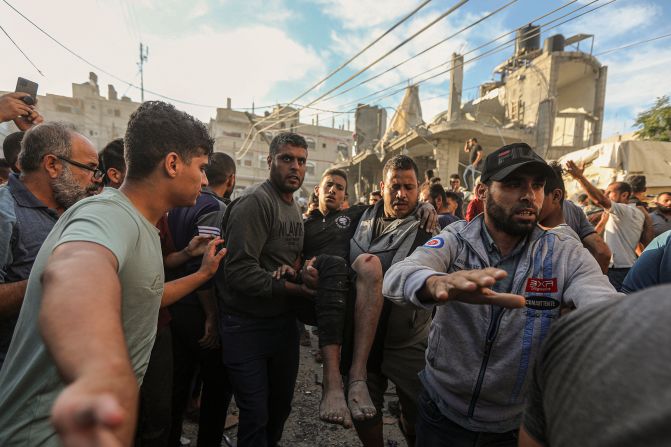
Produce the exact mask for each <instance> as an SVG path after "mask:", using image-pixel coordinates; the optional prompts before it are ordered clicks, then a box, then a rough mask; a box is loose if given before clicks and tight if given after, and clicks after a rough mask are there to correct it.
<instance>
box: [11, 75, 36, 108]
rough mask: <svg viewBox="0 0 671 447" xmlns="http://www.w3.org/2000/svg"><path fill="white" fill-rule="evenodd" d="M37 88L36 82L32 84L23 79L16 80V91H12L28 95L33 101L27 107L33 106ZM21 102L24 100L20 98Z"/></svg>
mask: <svg viewBox="0 0 671 447" xmlns="http://www.w3.org/2000/svg"><path fill="white" fill-rule="evenodd" d="M37 87H38V86H37V82H33V81H30V80H28V79H25V78H18V79H17V80H16V90H14V91H15V92H23V93H28V95H30V97H31V99H32V100H33V103H32V104H28V105H33V104H35V103H36V102H37ZM22 100H23V102H26V101H25V99H23V98H22ZM26 104H27V103H26Z"/></svg>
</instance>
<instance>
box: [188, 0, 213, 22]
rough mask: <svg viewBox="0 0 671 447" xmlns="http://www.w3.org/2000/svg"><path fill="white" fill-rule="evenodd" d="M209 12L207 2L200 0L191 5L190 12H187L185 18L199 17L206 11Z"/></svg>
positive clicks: (205, 13)
mask: <svg viewBox="0 0 671 447" xmlns="http://www.w3.org/2000/svg"><path fill="white" fill-rule="evenodd" d="M209 12H210V6H209V5H208V4H207V2H206V1H204V0H201V1H199V2H196V3H195V4H194V5H193V9H191V12H189V14H188V16H187V20H194V19H199V18H201V17H204V16H205V15H207V13H209Z"/></svg>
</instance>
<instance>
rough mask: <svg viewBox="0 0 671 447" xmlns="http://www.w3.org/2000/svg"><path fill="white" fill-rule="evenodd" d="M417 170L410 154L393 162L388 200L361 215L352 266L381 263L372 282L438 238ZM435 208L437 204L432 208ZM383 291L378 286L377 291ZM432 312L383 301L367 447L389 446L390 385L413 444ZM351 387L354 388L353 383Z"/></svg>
mask: <svg viewBox="0 0 671 447" xmlns="http://www.w3.org/2000/svg"><path fill="white" fill-rule="evenodd" d="M417 177H418V175H417V165H416V164H415V162H414V161H413V159H412V158H410V157H408V156H406V155H397V156H395V157H392V158H391V159H389V160H388V161H387V162H386V163H385V165H384V167H383V169H382V181H381V182H380V189H381V190H382V197H383V200H382V201H380V202H378V203H377V204H375V206H374V207H372V208H369V209H368V210H366V212H365V213H364V214H363V216H361V219H360V221H359V224H358V226H357V229H356V232H355V233H354V236H353V237H352V240H351V242H350V254H349V256H350V261H351V262H353V263H355V262H360V261H361V260H364V261H366V262H370V260H371V259H372V258H376V259H375V263H376V264H379V265H380V267H378V271H377V272H373V274H371V275H370V276H371V277H369V278H368V279H367V281H370V282H371V283H373V281H376V280H377V281H380V280H381V279H382V274H383V272H385V271H387V270H388V269H389V267H390V266H391V265H392V264H394V263H396V262H398V261H399V260H401V259H404V258H405V257H406V256H408V255H409V254H410V253H412V252H413V250H415V248H417V247H418V246H421V245H422V244H424V243H425V242H426V241H427V240H429V239H430V238H431V236H432V235H433V227H432V228H431V230H430V231H425V229H424V228H423V227H422V225H421V224H420V219H419V216H418V212H419V210H420V208H421V207H420V206H418V199H419V181H418V178H417ZM427 205H428V206H429V207H431V208H433V206H432V205H430V204H427ZM378 287H379V286H378ZM430 321H431V312H430V311H424V310H419V311H418V310H416V309H413V308H411V307H410V306H404V307H403V306H396V305H393V304H392V303H391V302H390V301H388V300H384V302H383V304H382V311H381V312H380V318H379V323H378V327H377V331H376V334H375V339H374V341H373V345H372V348H371V353H370V356H369V359H368V365H367V367H368V380H367V385H368V391H369V394H370V397H371V400H372V402H373V404H374V405H375V408H376V410H377V414H376V415H375V417H373V418H370V419H368V420H365V421H355V427H356V429H357V434H358V435H359V439H360V440H361V442H362V443H363V445H364V446H366V447H381V446H382V445H383V444H384V439H383V423H382V405H383V404H384V393H385V391H386V389H387V385H388V384H389V382H390V381H391V382H393V383H394V384H395V386H396V392H397V394H398V397H399V403H400V407H401V417H400V419H399V426H400V428H401V430H402V431H403V434H404V436H405V437H406V440H407V442H408V445H410V446H413V445H414V437H415V420H416V417H417V400H416V396H417V393H418V392H419V390H420V388H421V385H420V383H419V379H418V377H417V374H418V373H419V371H421V370H422V368H423V367H424V351H425V349H426V340H427V336H428V329H429V323H430ZM349 382H350V386H352V385H353V384H354V382H353V381H352V380H350V381H349Z"/></svg>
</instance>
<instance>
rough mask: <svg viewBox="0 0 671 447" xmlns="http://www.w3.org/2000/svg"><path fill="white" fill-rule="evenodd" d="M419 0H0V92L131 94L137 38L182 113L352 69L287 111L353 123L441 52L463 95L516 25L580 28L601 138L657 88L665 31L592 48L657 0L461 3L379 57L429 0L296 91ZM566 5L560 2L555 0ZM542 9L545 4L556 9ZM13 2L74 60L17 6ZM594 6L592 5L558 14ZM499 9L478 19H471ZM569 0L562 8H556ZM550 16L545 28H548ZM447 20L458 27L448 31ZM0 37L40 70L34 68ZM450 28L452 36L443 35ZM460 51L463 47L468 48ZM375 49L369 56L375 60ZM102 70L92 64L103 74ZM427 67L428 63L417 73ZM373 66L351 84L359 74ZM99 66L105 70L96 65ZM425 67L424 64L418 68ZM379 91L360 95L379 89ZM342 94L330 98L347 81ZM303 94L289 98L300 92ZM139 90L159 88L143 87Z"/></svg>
mask: <svg viewBox="0 0 671 447" xmlns="http://www.w3.org/2000/svg"><path fill="white" fill-rule="evenodd" d="M421 3H423V2H421V1H418V0H384V1H381V0H190V1H184V0H161V1H159V0H135V1H133V0H60V1H57V2H55V1H47V0H32V1H30V2H18V1H17V0H0V27H2V29H3V30H4V31H5V33H0V54H2V64H1V66H2V69H1V70H0V90H14V87H15V85H16V78H17V76H21V77H25V78H28V79H31V80H34V81H36V82H38V83H39V84H40V88H39V93H40V94H45V93H52V94H59V95H66V96H70V95H71V92H72V88H71V84H72V83H73V82H77V83H81V82H85V81H86V80H87V79H88V73H89V71H94V72H96V73H97V75H98V83H99V85H100V86H101V89H100V90H101V93H102V94H103V95H106V93H107V84H113V85H114V86H115V87H116V90H117V91H118V93H119V94H120V95H121V94H125V95H127V96H129V97H131V98H132V99H133V100H136V101H139V99H140V91H139V90H138V89H137V88H135V87H133V86H129V85H128V83H131V84H135V85H138V86H139V84H140V75H139V70H138V60H139V43H140V42H143V43H144V44H145V45H146V46H148V48H149V53H148V60H147V62H146V63H145V70H144V85H145V89H146V90H149V91H151V92H155V93H158V94H160V95H163V96H165V97H169V98H172V99H174V100H176V101H171V102H174V104H175V105H176V106H177V107H178V108H180V109H183V110H186V111H187V112H189V113H191V114H193V115H195V116H197V117H198V118H200V119H202V120H204V121H207V120H209V118H211V117H214V115H215V113H216V110H215V108H216V107H217V106H218V107H225V105H226V98H231V100H232V105H233V108H234V109H243V108H251V107H252V104H254V105H255V110H256V112H257V113H260V112H262V111H263V110H264V109H263V108H262V107H267V106H272V105H273V104H276V103H287V102H289V101H292V100H294V99H296V98H299V99H298V100H297V101H296V103H297V104H301V105H306V104H308V103H310V102H313V101H314V100H316V99H319V98H320V97H321V96H324V94H326V93H327V92H329V91H330V90H332V89H334V88H335V87H337V86H338V85H339V84H341V83H343V82H344V81H346V80H347V79H348V78H350V77H352V76H354V75H356V74H357V72H359V71H361V70H363V69H366V68H367V67H368V65H370V64H373V65H372V66H371V67H370V68H367V69H366V70H365V71H364V72H363V73H362V74H360V75H358V76H356V77H354V78H353V80H352V81H350V82H349V83H346V84H345V85H344V86H343V87H341V88H339V89H336V90H334V93H331V94H328V95H326V96H325V97H324V98H322V99H320V100H319V101H317V102H315V103H314V104H313V107H314V108H317V109H320V110H314V109H305V110H303V111H302V112H301V121H303V122H307V123H309V122H311V121H312V120H315V119H317V118H318V119H319V123H320V124H322V125H331V124H332V123H333V122H334V121H335V123H336V125H341V124H342V125H345V126H346V125H347V122H348V121H350V126H351V128H352V129H353V126H354V115H353V113H352V110H353V108H354V107H355V105H356V103H357V102H366V103H370V104H375V105H381V106H383V107H389V109H388V116H391V115H393V110H394V109H393V108H394V107H396V106H398V104H399V102H400V100H401V97H402V92H399V93H397V94H395V95H391V96H389V93H393V92H395V91H398V90H401V89H402V88H403V86H405V85H408V84H410V83H414V82H418V81H422V80H423V79H426V78H428V77H431V76H432V75H434V74H437V73H439V72H441V71H443V70H445V69H446V66H445V65H444V64H445V63H447V62H449V60H450V56H451V54H452V53H453V52H455V51H456V52H460V53H462V54H466V55H465V60H466V61H467V62H466V65H465V67H464V93H463V99H464V101H466V100H469V99H474V98H475V96H476V94H477V86H478V85H479V84H480V83H482V82H486V81H488V80H491V79H493V74H492V70H493V68H494V67H495V66H496V65H498V64H499V63H501V62H503V61H504V60H505V59H507V58H508V57H509V56H510V55H511V53H512V48H510V47H505V48H503V49H501V50H499V51H494V52H492V54H490V55H488V56H484V57H480V58H477V59H475V60H473V61H472V62H468V60H469V59H471V58H474V57H477V56H478V55H479V54H482V53H483V52H485V51H488V50H491V49H492V48H495V47H496V46H497V45H501V44H502V43H505V42H507V41H508V40H510V39H511V38H512V36H506V37H505V38H503V39H501V40H498V41H496V42H495V43H492V44H490V45H489V46H486V47H483V48H482V49H478V47H480V46H481V45H483V44H485V43H488V42H490V41H492V40H493V39H495V38H497V37H499V36H501V35H504V34H506V33H508V32H510V31H512V30H514V29H516V28H518V27H520V26H523V25H525V24H527V23H529V22H532V21H533V22H534V23H536V24H544V23H546V22H550V21H552V23H550V24H549V25H547V26H545V27H543V35H542V39H544V38H545V37H548V36H550V35H552V34H556V33H562V34H564V36H566V37H568V36H572V35H574V34H577V33H585V34H593V35H594V39H593V45H592V41H591V40H586V41H583V42H582V43H581V44H580V45H581V47H580V49H581V50H583V51H587V52H589V51H592V52H593V54H595V55H597V58H598V59H599V60H600V61H601V63H602V64H604V65H607V66H608V84H607V85H608V87H607V93H606V112H605V114H606V116H605V124H604V134H603V136H604V137H607V136H610V135H612V134H615V133H628V132H631V131H633V130H634V128H633V127H632V125H633V123H634V120H635V117H636V115H637V114H638V113H640V112H641V111H643V110H645V109H646V108H648V107H650V105H652V103H653V102H654V101H655V98H656V97H659V96H662V95H668V94H669V93H671V76H669V75H668V67H669V66H671V37H669V38H665V39H660V40H656V41H653V42H648V43H644V44H640V45H636V46H633V47H630V48H624V49H619V50H617V51H613V52H609V53H606V54H601V53H604V52H606V51H609V50H611V49H616V48H620V47H622V46H626V45H629V44H632V43H636V42H640V41H644V40H647V39H651V38H654V37H657V36H662V35H665V34H671V20H670V19H671V2H669V1H668V0H615V1H611V0H577V1H572V0H561V1H560V0H516V1H515V0H469V1H467V2H466V3H464V4H463V5H461V6H459V7H457V8H456V9H454V11H453V12H452V13H450V14H449V15H447V16H446V17H444V18H441V19H440V20H438V21H437V22H436V23H435V24H434V25H433V26H430V27H428V28H427V29H426V31H424V32H422V33H420V34H418V35H417V36H416V37H415V38H413V39H412V40H410V41H409V42H407V43H405V44H403V45H402V46H400V47H399V48H398V49H396V50H395V51H393V52H391V54H389V55H386V54H387V53H388V52H390V51H391V50H393V49H394V48H395V47H397V46H399V45H400V44H401V43H403V42H404V41H405V40H406V39H408V38H410V37H411V36H412V35H413V34H415V33H417V32H418V31H420V30H421V29H422V28H424V27H425V26H427V25H428V24H429V23H431V22H432V21H434V20H435V19H437V18H439V17H440V16H441V15H442V14H444V13H445V12H446V11H448V10H449V9H450V8H453V7H455V6H458V4H459V3H460V2H459V1H458V0H433V1H430V2H429V3H428V4H426V5H425V6H423V7H422V8H421V9H420V10H419V11H418V12H417V13H416V14H414V15H412V17H411V18H410V19H408V20H407V21H405V22H404V23H402V24H401V25H400V26H398V27H396V28H395V29H394V30H393V31H391V32H390V33H389V34H387V35H386V36H385V37H383V38H382V39H381V40H380V41H379V42H377V43H376V44H375V45H373V46H372V47H371V48H370V49H368V50H366V51H365V52H364V53H363V54H361V56H359V57H357V58H356V59H354V60H353V61H352V62H351V63H349V64H347V65H346V67H345V68H344V69H343V70H341V71H339V72H338V73H336V74H335V75H334V76H333V77H331V78H330V79H329V80H327V81H326V82H324V83H322V84H320V85H319V86H317V88H315V89H312V90H309V89H310V88H311V87H313V86H314V85H315V84H316V83H317V82H318V81H320V80H322V79H323V78H324V77H325V76H326V75H327V74H329V73H331V72H332V71H333V70H334V69H336V68H338V67H340V66H341V65H342V64H343V63H344V62H346V61H347V60H348V59H350V58H351V57H352V56H354V55H355V54H356V53H358V52H359V51H360V50H361V49H363V48H364V47H366V46H367V45H368V44H370V43H371V42H373V41H374V40H375V39H376V38H378V37H379V36H380V35H382V34H383V33H384V32H385V31H387V30H388V29H389V28H391V27H392V25H394V24H395V23H397V22H398V21H400V20H401V19H402V18H403V17H405V16H407V15H408V14H409V13H410V12H411V11H413V10H414V9H416V8H417V7H418V6H420V4H421ZM569 3H570V4H569ZM567 4H569V5H568V6H565V7H563V8H562V9H560V10H559V11H557V12H555V13H553V14H551V15H548V16H547V17H545V18H543V19H540V20H536V19H537V18H538V17H540V16H543V15H545V14H547V13H548V12H550V11H552V10H555V9H557V8H561V7H562V6H564V5H567ZM9 5H12V6H14V7H15V8H16V9H17V10H19V11H20V12H21V13H22V14H23V15H25V16H26V17H27V18H28V19H30V20H31V21H32V22H34V23H35V24H36V25H37V26H39V27H40V28H42V29H43V30H44V31H46V32H47V33H49V34H50V35H51V36H53V37H54V38H55V39H56V40H58V41H59V42H60V43H62V44H63V45H64V46H65V47H67V48H68V49H70V50H71V51H73V52H74V53H77V54H78V55H79V56H81V57H82V58H83V59H86V60H87V61H88V62H89V63H91V64H93V65H95V66H97V68H93V67H91V66H90V65H89V64H87V63H86V62H84V61H82V60H80V59H78V58H77V57H75V56H74V55H73V54H71V53H69V52H68V51H66V50H65V49H64V48H62V47H61V46H59V45H58V44H57V43H55V42H54V41H52V40H50V39H49V38H48V37H47V36H45V35H44V34H43V33H42V32H41V31H39V30H38V29H37V28H35V27H34V26H33V25H31V24H30V23H29V22H28V21H26V20H25V19H24V18H22V17H21V16H20V15H18V14H17V13H16V12H15V11H14V10H12V9H11V8H10V6H9ZM597 6H602V7H601V8H599V9H598V10H595V11H594V12H590V13H587V14H585V15H583V16H582V17H579V18H577V19H574V20H570V21H568V22H567V23H564V24H560V23H561V22H562V21H564V20H567V19H570V18H571V17H575V16H577V15H578V14H581V13H584V12H586V11H589V10H590V9H593V8H595V7H597ZM499 8H502V9H501V10H500V11H499V12H496V13H495V14H493V15H491V16H490V17H488V18H485V19H484V20H482V21H481V22H480V23H478V24H476V25H474V26H472V27H470V28H468V29H466V30H464V31H462V29H463V28H465V27H467V26H468V25H470V24H472V23H473V22H475V21H477V20H479V19H482V18H483V17H485V16H487V15H488V14H490V13H492V12H494V11H496V10H498V9H499ZM577 8H582V9H580V11H577V12H575V13H573V14H571V15H568V16H566V17H565V18H563V19H559V17H560V16H562V15H564V14H568V13H570V12H571V11H573V10H576V9H577ZM557 25H559V26H557ZM460 31H461V32H460ZM7 34H8V35H9V36H10V37H11V38H12V39H13V40H14V41H15V42H16V44H17V45H18V46H19V47H20V48H21V50H22V51H23V52H25V54H26V55H27V56H28V57H29V58H30V60H31V61H32V62H33V63H34V64H35V66H37V68H38V69H39V70H40V71H41V73H42V74H40V73H39V72H38V71H37V70H36V69H35V68H34V67H33V66H32V65H31V63H30V62H28V61H27V60H26V58H25V57H24V56H23V55H22V54H21V52H20V51H19V50H18V49H17V47H16V46H15V45H14V44H13V43H12V42H11V41H10V39H9V38H8V37H7ZM455 34H456V35H455ZM452 35H454V36H453V37H451V38H449V39H447V40H446V41H445V42H443V43H442V44H440V45H438V46H436V47H435V48H433V49H432V50H430V51H427V52H426V53H424V54H422V55H421V56H418V57H415V58H413V59H411V60H410V61H408V62H407V63H404V64H402V65H400V66H398V67H396V68H394V69H392V70H389V71H387V70H388V69H389V68H390V67H394V66H395V65H397V64H399V63H400V62H403V61H405V60H406V59H408V58H410V57H412V56H415V55H417V54H418V53H420V52H421V51H422V50H425V49H427V48H428V47H430V46H432V45H434V44H436V43H438V42H440V41H441V40H444V39H446V38H447V37H449V36H452ZM469 52H470V53H469ZM378 59H380V61H379V62H376V61H377V60H378ZM103 70H104V71H103ZM428 70H432V71H428ZM385 71H387V73H385V74H383V75H380V76H378V77H375V78H373V79H371V80H369V81H368V82H366V83H363V84H362V85H359V86H356V85H357V84H359V83H361V82H362V81H366V80H368V79H369V78H372V77H374V76H375V75H379V74H380V73H383V72H385ZM105 72H107V73H105ZM424 72H427V73H426V74H421V73H424ZM449 82H450V79H449V73H445V74H442V75H439V76H436V77H434V78H433V79H430V80H427V81H425V82H422V83H421V84H420V99H421V101H422V110H423V117H424V120H425V121H430V120H431V119H432V118H433V117H434V116H435V115H436V114H438V113H440V112H442V111H443V110H446V109H447V102H448V96H447V92H448V91H449ZM394 85H396V86H395V87H392V88H390V89H389V90H387V91H386V92H384V93H381V94H378V95H373V96H370V95H371V94H373V93H375V92H377V91H380V90H382V89H385V88H389V87H391V86H394ZM353 86H356V87H355V88H352V89H351V90H350V91H348V92H346V93H341V94H340V95H339V96H337V97H332V96H333V95H335V94H337V93H339V92H342V91H344V90H346V89H349V88H350V87H353ZM306 91H308V93H307V94H306V95H304V96H302V97H301V94H303V93H305V92H306ZM145 99H146V100H150V99H162V98H160V97H158V96H156V95H155V94H153V93H149V92H147V91H145Z"/></svg>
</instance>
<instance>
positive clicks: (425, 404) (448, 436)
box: [415, 390, 517, 447]
mask: <svg viewBox="0 0 671 447" xmlns="http://www.w3.org/2000/svg"><path fill="white" fill-rule="evenodd" d="M418 407H419V408H418V411H419V415H418V418H417V423H416V425H415V431H416V436H417V438H416V441H415V445H416V446H417V447H516V446H517V430H514V431H509V432H505V433H479V432H474V431H470V430H467V429H465V428H463V427H462V426H461V425H459V424H456V423H454V422H452V421H451V420H449V419H448V418H446V417H445V416H444V415H443V414H442V413H441V412H440V410H439V409H438V407H437V406H436V404H435V403H434V402H433V401H432V400H431V397H429V394H428V393H427V392H426V390H422V392H421V393H420V395H419V399H418Z"/></svg>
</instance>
